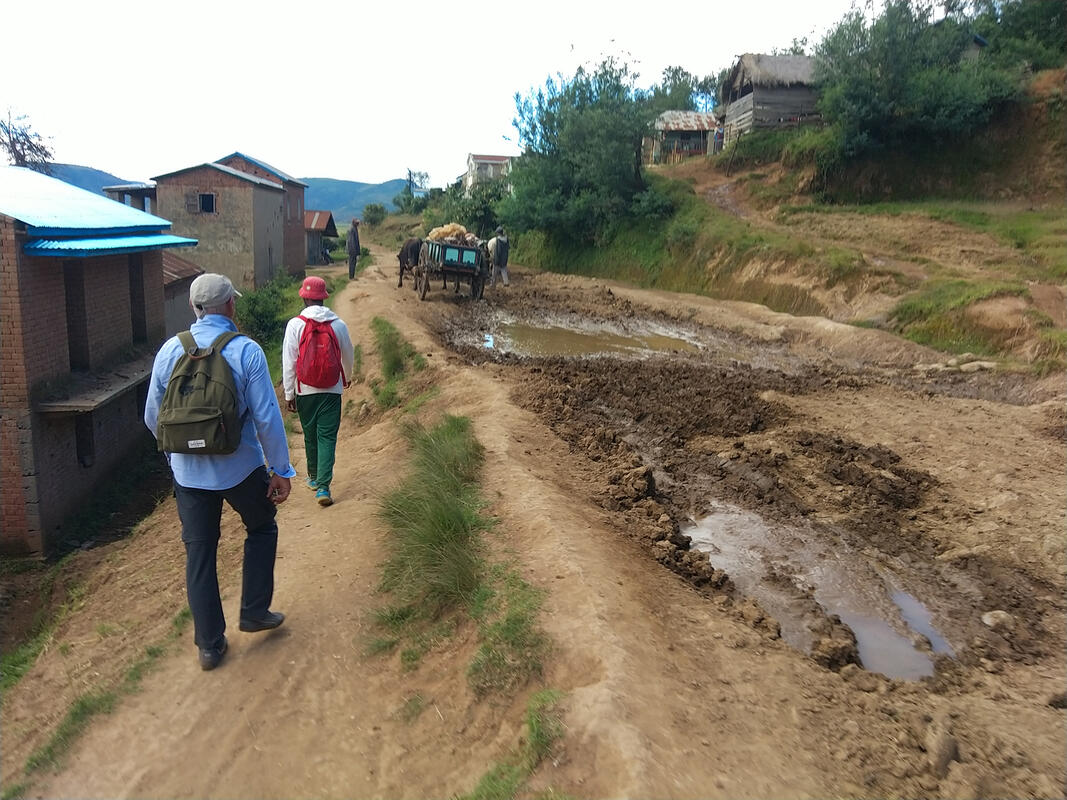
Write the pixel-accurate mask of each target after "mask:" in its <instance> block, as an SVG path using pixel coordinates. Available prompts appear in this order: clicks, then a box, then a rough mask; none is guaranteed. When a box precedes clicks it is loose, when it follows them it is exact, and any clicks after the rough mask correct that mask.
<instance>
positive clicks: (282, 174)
mask: <svg viewBox="0 0 1067 800" xmlns="http://www.w3.org/2000/svg"><path fill="white" fill-rule="evenodd" d="M227 158H243V159H244V160H245V161H251V162H252V163H253V164H255V165H256V166H258V167H262V168H263V169H265V170H266V171H267V172H269V173H271V174H272V175H277V176H278V177H279V178H281V179H282V180H283V181H289V182H290V183H299V184H300V185H301V186H307V184H306V183H304V182H303V181H300V180H297V179H296V178H294V177H293V176H292V175H289V174H288V173H285V172H282V171H281V170H280V169H278V168H277V167H272V166H271V165H270V164H268V163H267V162H266V161H260V160H259V159H258V158H252V156H248V155H245V154H244V153H242V152H240V151H239V150H235V151H234V152H232V153H230V154H229V155H228V156H223V157H222V158H219V159H216V161H217V162H218V163H221V162H223V161H225V160H226V159H227Z"/></svg>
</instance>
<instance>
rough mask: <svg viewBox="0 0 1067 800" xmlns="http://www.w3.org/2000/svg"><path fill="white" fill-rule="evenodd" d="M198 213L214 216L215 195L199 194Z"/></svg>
mask: <svg viewBox="0 0 1067 800" xmlns="http://www.w3.org/2000/svg"><path fill="white" fill-rule="evenodd" d="M199 210H200V213H201V214H214V213H215V195H214V194H211V193H204V192H202V193H201V194H200V209H199Z"/></svg>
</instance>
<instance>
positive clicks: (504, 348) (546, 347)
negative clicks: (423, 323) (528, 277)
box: [480, 320, 700, 358]
mask: <svg viewBox="0 0 1067 800" xmlns="http://www.w3.org/2000/svg"><path fill="white" fill-rule="evenodd" d="M481 336H482V338H481V342H480V345H481V346H482V347H484V348H485V349H487V350H491V351H495V352H498V353H511V354H513V355H518V356H525V357H535V358H551V357H557V356H559V357H575V358H593V357H596V356H635V357H640V356H644V355H648V354H650V353H674V352H696V351H698V350H699V349H700V346H699V345H698V344H697V342H695V341H693V340H692V339H690V338H687V337H686V336H685V335H683V334H681V333H679V332H678V331H672V330H668V329H665V328H660V327H656V326H653V325H647V326H639V327H635V328H633V329H624V328H621V327H619V326H615V325H598V324H595V323H584V324H583V323H572V324H567V323H564V322H555V323H551V322H544V323H542V324H538V325H535V324H532V323H529V322H520V321H509V320H500V321H498V322H497V324H495V325H493V326H492V328H491V330H490V331H484V332H482V334H481Z"/></svg>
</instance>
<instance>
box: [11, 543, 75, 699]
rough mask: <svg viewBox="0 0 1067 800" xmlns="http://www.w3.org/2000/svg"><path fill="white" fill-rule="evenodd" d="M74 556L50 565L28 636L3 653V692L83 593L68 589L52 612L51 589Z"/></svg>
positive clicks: (26, 668)
mask: <svg viewBox="0 0 1067 800" xmlns="http://www.w3.org/2000/svg"><path fill="white" fill-rule="evenodd" d="M72 557H73V554H71V555H67V556H65V557H63V558H62V559H60V560H59V561H57V562H56V563H55V564H53V565H52V566H50V567H48V569H47V572H46V573H45V574H44V576H43V577H42V579H41V583H40V586H39V588H38V591H37V612H36V613H35V614H34V618H33V622H32V624H31V626H30V636H29V638H28V639H27V640H26V641H25V642H23V643H22V644H20V645H18V646H17V647H16V648H15V649H14V650H12V651H11V652H9V653H4V654H3V655H2V656H0V694H2V693H6V692H7V691H8V690H9V689H10V688H11V687H12V686H14V685H15V684H16V683H18V682H19V679H20V678H21V677H22V676H23V675H25V674H26V673H27V672H28V671H29V670H30V667H32V666H33V665H34V663H35V662H36V661H37V657H38V656H39V655H40V654H41V651H42V650H44V648H45V645H47V644H48V642H49V641H51V639H52V634H53V633H54V632H55V629H56V626H58V625H59V623H60V622H62V621H63V620H64V619H66V617H67V615H68V614H70V612H71V611H72V610H73V609H74V607H75V605H76V603H77V602H78V599H79V597H80V595H79V594H78V593H77V592H73V591H72V590H68V592H67V597H66V600H65V601H64V602H63V603H62V604H61V605H60V606H59V608H58V609H57V610H56V611H55V612H54V613H52V612H51V611H50V609H51V608H52V600H51V598H52V592H53V590H54V589H55V585H56V581H57V580H58V579H59V573H60V571H61V570H63V569H64V567H65V566H67V565H68V564H69V563H70V559H71V558H72ZM72 589H73V587H72Z"/></svg>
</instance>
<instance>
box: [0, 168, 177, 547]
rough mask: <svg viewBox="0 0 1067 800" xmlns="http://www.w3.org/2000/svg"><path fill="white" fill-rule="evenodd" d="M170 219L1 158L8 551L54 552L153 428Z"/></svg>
mask: <svg viewBox="0 0 1067 800" xmlns="http://www.w3.org/2000/svg"><path fill="white" fill-rule="evenodd" d="M170 228H171V223H170V222H169V221H168V220H166V219H163V218H160V217H157V216H155V215H152V214H147V213H145V212H144V211H141V210H139V209H137V208H132V207H130V206H127V205H123V204H121V203H115V202H113V201H111V200H109V199H107V198H106V197H104V196H103V195H100V194H96V193H93V192H88V191H85V190H84V189H79V188H77V187H76V186H72V185H71V184H68V183H64V182H63V181H60V180H56V179H54V178H51V177H49V176H47V175H42V174H40V173H37V172H34V171H32V170H29V169H25V168H21V167H0V319H2V320H3V335H2V336H0V487H2V488H3V493H2V495H0V552H2V553H4V554H44V553H47V552H49V551H51V550H54V549H55V548H56V546H57V545H58V544H59V542H58V536H59V532H60V528H61V526H62V523H63V521H64V520H65V519H66V518H67V517H68V516H69V515H70V514H71V513H72V512H73V511H75V510H76V509H79V508H81V507H82V506H83V504H84V502H85V501H86V498H87V497H89V496H90V495H91V494H92V492H93V491H94V490H95V489H96V488H97V487H99V486H100V485H101V484H102V483H103V482H105V481H107V480H108V479H109V478H110V477H112V475H113V474H114V472H115V471H116V470H117V469H120V468H121V467H122V464H123V462H124V460H125V459H126V458H127V457H128V456H129V454H130V453H131V452H132V451H133V450H134V449H136V448H137V447H138V446H145V444H146V443H147V441H148V440H146V438H145V437H148V439H149V440H150V438H151V434H149V432H148V431H147V430H146V429H145V427H144V423H143V422H142V413H143V409H144V397H145V390H146V386H147V381H148V377H149V374H150V372H151V368H152V359H153V356H154V354H155V351H156V349H157V348H158V347H159V344H160V343H161V342H162V341H163V338H164V311H163V255H164V253H166V252H169V251H170V250H172V249H174V248H189V247H193V246H194V245H196V240H195V239H191V238H187V237H182V236H177V235H174V234H173V233H171V232H170Z"/></svg>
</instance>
